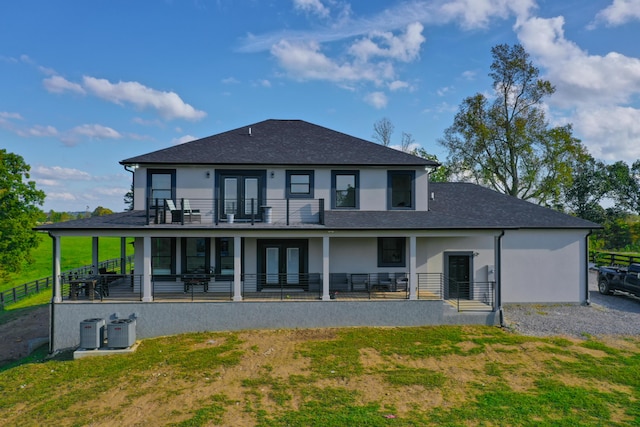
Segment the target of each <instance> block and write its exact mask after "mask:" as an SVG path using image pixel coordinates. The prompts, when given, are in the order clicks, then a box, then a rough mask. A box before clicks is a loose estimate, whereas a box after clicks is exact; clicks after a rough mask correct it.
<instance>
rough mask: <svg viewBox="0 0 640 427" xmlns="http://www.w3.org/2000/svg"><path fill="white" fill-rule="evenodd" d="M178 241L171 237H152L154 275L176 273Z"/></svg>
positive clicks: (152, 267)
mask: <svg viewBox="0 0 640 427" xmlns="http://www.w3.org/2000/svg"><path fill="white" fill-rule="evenodd" d="M175 258H176V241H175V239H173V238H171V237H152V238H151V273H152V274H153V275H160V276H163V275H170V274H176V270H175V262H174V260H175Z"/></svg>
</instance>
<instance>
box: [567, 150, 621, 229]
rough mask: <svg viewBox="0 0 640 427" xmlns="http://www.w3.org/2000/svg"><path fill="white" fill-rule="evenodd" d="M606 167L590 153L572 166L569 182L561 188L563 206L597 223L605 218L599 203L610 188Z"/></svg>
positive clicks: (602, 221) (603, 210)
mask: <svg viewBox="0 0 640 427" xmlns="http://www.w3.org/2000/svg"><path fill="white" fill-rule="evenodd" d="M607 172H608V171H607V167H606V166H605V165H604V163H602V162H601V161H599V160H596V159H594V158H593V157H591V156H590V155H588V156H587V158H586V159H585V161H583V162H580V163H578V164H576V165H574V167H573V176H572V180H571V184H570V185H569V186H568V187H565V188H564V190H563V200H564V207H565V208H567V209H568V210H569V211H570V212H571V213H573V214H574V215H576V216H578V217H580V218H583V219H586V220H589V221H593V222H597V223H600V224H602V223H604V222H605V220H606V212H605V209H604V208H603V207H602V206H601V205H600V202H601V201H602V199H604V198H605V197H606V196H607V195H608V193H609V190H610V188H611V186H610V180H609V175H608V173H607Z"/></svg>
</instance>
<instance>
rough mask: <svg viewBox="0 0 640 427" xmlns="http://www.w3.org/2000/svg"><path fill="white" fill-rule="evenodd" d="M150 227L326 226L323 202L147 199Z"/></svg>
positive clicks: (296, 200) (312, 200) (299, 200)
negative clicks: (207, 225)
mask: <svg viewBox="0 0 640 427" xmlns="http://www.w3.org/2000/svg"><path fill="white" fill-rule="evenodd" d="M146 217H147V224H180V225H185V224H194V223H200V224H202V223H205V224H216V225H218V224H220V223H228V224H230V223H251V224H255V223H256V222H260V223H268V224H280V225H290V224H324V199H267V200H259V199H225V200H220V199H191V198H189V199H187V198H178V199H176V200H172V199H147V209H146Z"/></svg>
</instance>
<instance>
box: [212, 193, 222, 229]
mask: <svg viewBox="0 0 640 427" xmlns="http://www.w3.org/2000/svg"><path fill="white" fill-rule="evenodd" d="M219 211H220V203H218V199H213V222H214V223H215V224H216V225H218V224H219V220H220V215H219V213H220V212H219Z"/></svg>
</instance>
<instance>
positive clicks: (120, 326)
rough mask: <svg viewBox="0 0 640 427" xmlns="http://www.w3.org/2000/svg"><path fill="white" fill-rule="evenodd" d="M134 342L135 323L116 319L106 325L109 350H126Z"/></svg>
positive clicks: (131, 320) (132, 320) (130, 320)
mask: <svg viewBox="0 0 640 427" xmlns="http://www.w3.org/2000/svg"><path fill="white" fill-rule="evenodd" d="M135 342H136V321H135V320H134V319H118V320H114V321H112V322H111V323H109V324H108V325H107V344H108V345H109V347H110V348H127V347H131V346H132V345H133V344H135Z"/></svg>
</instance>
